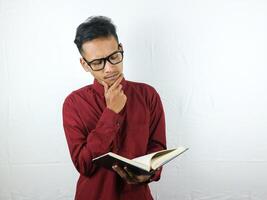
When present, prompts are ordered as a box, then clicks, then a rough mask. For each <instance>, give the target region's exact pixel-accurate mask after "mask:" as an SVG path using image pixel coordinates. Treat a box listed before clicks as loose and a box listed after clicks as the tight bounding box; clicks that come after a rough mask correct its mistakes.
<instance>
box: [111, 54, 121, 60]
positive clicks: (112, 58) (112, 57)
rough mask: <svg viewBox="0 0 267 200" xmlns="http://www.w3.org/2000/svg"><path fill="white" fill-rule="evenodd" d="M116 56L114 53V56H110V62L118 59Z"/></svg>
mask: <svg viewBox="0 0 267 200" xmlns="http://www.w3.org/2000/svg"><path fill="white" fill-rule="evenodd" d="M118 56H119V54H118V53H115V54H113V55H111V56H110V57H109V58H110V59H111V60H116V59H117V58H118Z"/></svg>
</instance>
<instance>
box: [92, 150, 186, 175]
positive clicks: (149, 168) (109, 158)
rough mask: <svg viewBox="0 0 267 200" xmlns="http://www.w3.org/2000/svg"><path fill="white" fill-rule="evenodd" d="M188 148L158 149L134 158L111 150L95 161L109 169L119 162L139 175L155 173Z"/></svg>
mask: <svg viewBox="0 0 267 200" xmlns="http://www.w3.org/2000/svg"><path fill="white" fill-rule="evenodd" d="M186 150H188V148H185V147H178V148H174V149H169V150H161V151H157V152H154V153H150V154H147V155H144V156H140V157H137V158H134V159H128V158H125V157H123V156H120V155H117V154H115V153H112V152H109V153H106V154H104V155H102V156H99V157H97V158H94V159H93V163H94V164H96V165H98V166H103V167H105V168H107V169H112V166H113V165H115V164H117V165H118V166H120V167H127V168H128V169H129V170H131V171H132V172H133V173H135V174H137V175H145V174H153V173H154V171H155V170H156V169H157V168H159V167H161V166H162V165H164V164H166V163H168V162H169V161H171V160H172V159H174V158H176V157H177V156H179V155H180V154H182V153H183V152H185V151H186Z"/></svg>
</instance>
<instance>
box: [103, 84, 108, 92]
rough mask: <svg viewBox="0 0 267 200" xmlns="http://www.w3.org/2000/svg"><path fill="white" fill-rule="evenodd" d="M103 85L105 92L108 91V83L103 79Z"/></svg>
mask: <svg viewBox="0 0 267 200" xmlns="http://www.w3.org/2000/svg"><path fill="white" fill-rule="evenodd" d="M102 85H103V86H104V91H105V94H106V93H107V92H108V84H107V83H106V82H105V81H102Z"/></svg>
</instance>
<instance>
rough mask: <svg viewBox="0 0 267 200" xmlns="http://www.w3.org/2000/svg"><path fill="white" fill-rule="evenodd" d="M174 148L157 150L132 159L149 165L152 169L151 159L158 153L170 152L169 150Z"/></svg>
mask: <svg viewBox="0 0 267 200" xmlns="http://www.w3.org/2000/svg"><path fill="white" fill-rule="evenodd" d="M173 150H174V149H170V150H161V151H157V152H154V153H150V154H147V155H144V156H140V157H137V158H134V159H132V161H135V162H138V163H141V164H143V165H146V166H149V169H151V160H152V158H154V157H157V156H158V155H162V154H166V153H169V152H171V151H173Z"/></svg>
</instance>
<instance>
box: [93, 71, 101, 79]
mask: <svg viewBox="0 0 267 200" xmlns="http://www.w3.org/2000/svg"><path fill="white" fill-rule="evenodd" d="M91 74H92V76H93V77H94V78H95V79H97V80H103V77H104V74H103V73H101V72H93V71H92V72H91Z"/></svg>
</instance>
